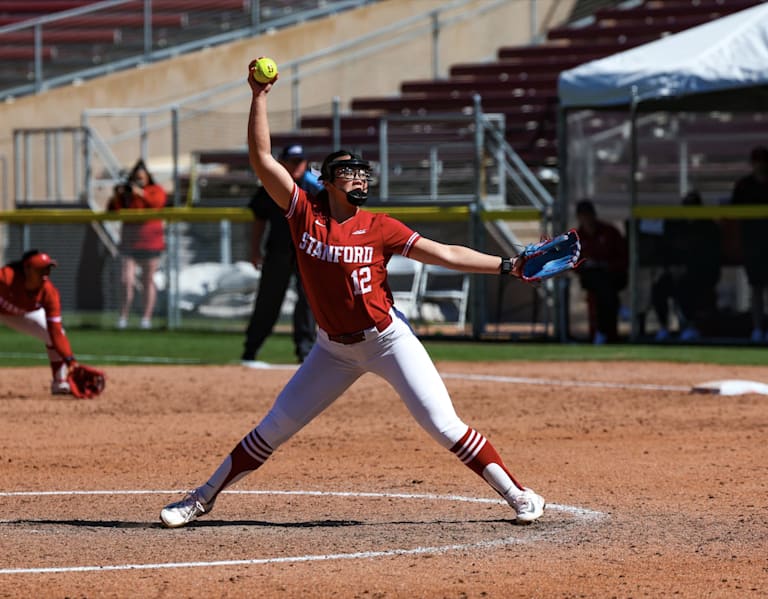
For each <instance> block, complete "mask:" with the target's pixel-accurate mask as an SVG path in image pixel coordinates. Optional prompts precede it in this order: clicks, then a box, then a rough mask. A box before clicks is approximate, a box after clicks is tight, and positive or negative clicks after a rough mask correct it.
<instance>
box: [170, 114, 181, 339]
mask: <svg viewBox="0 0 768 599" xmlns="http://www.w3.org/2000/svg"><path fill="white" fill-rule="evenodd" d="M171 153H172V157H171V158H172V160H173V205H174V206H180V205H181V187H180V186H181V183H180V181H179V108H178V106H174V107H173V108H171ZM179 228H180V223H178V222H172V223H168V226H167V229H168V254H167V272H168V277H167V289H168V293H167V298H168V301H167V304H168V305H167V314H168V329H169V330H175V329H177V328H179V325H180V324H181V311H180V310H181V309H180V308H179V269H180V265H179V248H180V244H179Z"/></svg>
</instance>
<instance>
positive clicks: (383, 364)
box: [256, 309, 467, 450]
mask: <svg viewBox="0 0 768 599" xmlns="http://www.w3.org/2000/svg"><path fill="white" fill-rule="evenodd" d="M365 337H366V338H365V340H364V341H361V342H359V343H355V344H352V345H343V344H341V343H336V342H334V341H330V340H329V339H328V335H327V334H326V333H325V332H324V331H323V330H322V329H320V330H319V331H318V335H317V342H316V343H315V345H314V346H313V348H312V351H311V352H310V353H309V355H308V356H307V358H306V360H305V361H304V363H303V364H302V365H301V366H300V367H299V369H298V370H297V371H296V374H294V375H293V377H292V378H291V380H290V381H288V384H287V385H286V386H285V388H284V389H283V390H282V391H281V392H280V394H279V395H278V397H277V399H276V400H275V403H274V405H273V406H272V408H271V409H270V411H269V413H268V414H267V415H266V416H265V417H264V419H263V420H262V421H261V423H260V424H259V425H258V426H257V427H256V430H257V431H258V433H259V435H261V437H262V438H263V439H264V440H265V441H266V442H267V443H269V445H270V446H271V447H272V449H273V450H274V449H277V447H278V446H279V445H280V444H282V443H284V442H285V441H287V440H288V439H289V438H290V437H291V436H293V435H294V434H295V433H296V432H298V431H299V430H300V429H301V428H302V427H304V426H305V425H306V424H308V423H309V422H310V421H311V420H312V419H313V418H314V417H315V416H317V415H318V414H320V412H322V411H323V410H324V409H325V408H327V407H328V406H330V405H331V404H332V403H333V402H334V400H335V399H336V398H337V397H339V396H340V395H341V394H342V393H344V391H345V390H346V389H347V388H348V387H349V386H350V385H352V383H354V382H355V381H356V380H357V379H358V378H360V376H362V375H363V374H365V373H366V372H372V373H374V374H377V375H379V376H380V377H381V378H383V379H384V380H385V381H387V382H388V383H389V384H390V385H392V387H394V389H395V391H397V393H398V394H399V395H400V397H401V399H402V400H403V401H404V402H405V405H406V406H407V407H408V410H409V411H410V412H411V414H412V415H413V417H414V418H415V419H416V421H417V422H418V423H419V424H420V425H421V426H422V428H424V430H426V431H427V432H428V433H429V434H430V435H431V436H432V437H433V438H434V439H435V440H436V441H437V442H438V443H440V444H441V445H442V446H443V447H445V448H447V449H449V448H451V447H452V446H453V445H454V444H455V443H456V442H457V441H459V439H461V437H462V436H463V435H464V433H465V432H466V431H467V425H466V424H464V423H463V422H462V421H461V420H460V419H459V417H458V416H457V415H456V411H455V410H454V407H453V403H452V402H451V398H450V396H449V395H448V390H447V389H446V388H445V384H444V383H443V379H442V378H441V377H440V374H439V373H438V372H437V368H435V365H434V364H433V362H432V359H431V358H430V357H429V355H428V354H427V351H426V349H424V346H423V345H422V344H421V342H420V341H419V340H418V338H417V337H416V335H415V334H414V333H413V331H412V330H411V328H410V326H409V325H408V322H407V321H406V320H405V317H404V316H403V315H402V314H401V313H400V312H398V311H397V310H394V309H393V310H392V324H391V325H389V326H388V327H387V328H386V329H385V330H383V331H381V332H379V331H377V330H376V329H375V328H373V329H369V330H367V331H366V332H365Z"/></svg>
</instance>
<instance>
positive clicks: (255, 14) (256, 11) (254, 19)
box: [251, 0, 261, 35]
mask: <svg viewBox="0 0 768 599" xmlns="http://www.w3.org/2000/svg"><path fill="white" fill-rule="evenodd" d="M260 27H261V2H260V1H259V0H251V31H252V32H253V34H254V35H255V34H257V33H258V32H259V28H260Z"/></svg>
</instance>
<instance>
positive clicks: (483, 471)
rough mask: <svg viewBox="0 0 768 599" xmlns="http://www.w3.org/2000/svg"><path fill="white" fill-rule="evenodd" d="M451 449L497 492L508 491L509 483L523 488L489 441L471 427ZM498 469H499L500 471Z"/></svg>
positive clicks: (503, 492) (520, 488)
mask: <svg viewBox="0 0 768 599" xmlns="http://www.w3.org/2000/svg"><path fill="white" fill-rule="evenodd" d="M451 451H452V452H453V453H455V454H456V457H458V458H459V459H460V460H461V461H462V462H464V463H465V464H466V465H467V466H469V467H470V468H471V469H472V471H473V472H476V473H477V474H479V475H480V476H482V477H483V479H484V480H486V481H487V482H488V483H489V484H490V485H491V486H492V487H493V488H494V489H495V490H496V491H497V492H498V493H501V494H502V495H504V494H505V493H508V492H509V490H510V486H511V485H514V486H515V487H517V489H519V490H520V491H522V490H523V488H524V487H523V485H521V484H520V483H519V482H518V481H517V479H515V477H514V476H512V473H511V472H510V471H509V470H507V467H506V466H505V465H504V462H503V461H502V459H501V456H500V455H499V453H498V452H497V451H496V449H495V448H494V447H493V445H491V442H490V441H488V439H486V438H485V437H484V436H483V435H481V434H480V433H478V432H477V431H476V430H474V429H472V427H468V428H467V432H466V433H464V436H463V437H462V438H461V439H460V440H459V441H458V442H457V443H456V444H455V445H454V446H453V447H451ZM492 465H495V466H496V467H492V468H490V469H489V468H488V467H489V466H492ZM499 469H501V471H500V472H499ZM505 475H506V477H509V481H506V480H504V478H505ZM510 483H511V485H510Z"/></svg>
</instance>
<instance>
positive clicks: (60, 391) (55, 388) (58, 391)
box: [51, 381, 72, 395]
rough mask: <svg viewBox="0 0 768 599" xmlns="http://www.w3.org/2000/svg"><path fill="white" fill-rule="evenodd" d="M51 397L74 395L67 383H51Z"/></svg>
mask: <svg viewBox="0 0 768 599" xmlns="http://www.w3.org/2000/svg"><path fill="white" fill-rule="evenodd" d="M51 395H72V389H71V388H70V386H69V383H68V382H67V381H51Z"/></svg>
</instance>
